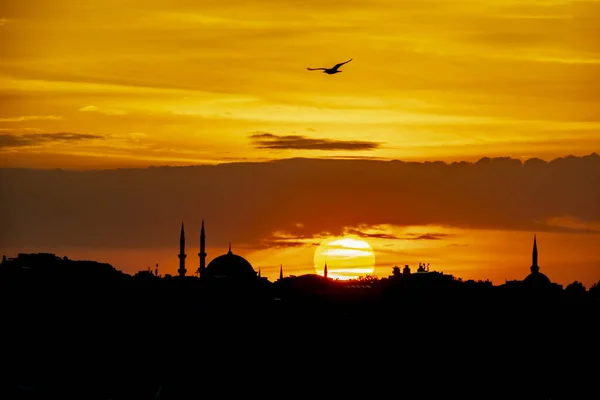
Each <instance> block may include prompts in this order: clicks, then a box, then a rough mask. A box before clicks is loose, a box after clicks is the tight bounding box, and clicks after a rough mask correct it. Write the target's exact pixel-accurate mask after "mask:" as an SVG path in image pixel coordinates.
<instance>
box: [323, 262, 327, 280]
mask: <svg viewBox="0 0 600 400" xmlns="http://www.w3.org/2000/svg"><path fill="white" fill-rule="evenodd" d="M323 276H324V277H325V279H327V263H325V268H323Z"/></svg>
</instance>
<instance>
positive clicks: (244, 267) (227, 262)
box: [204, 249, 257, 279]
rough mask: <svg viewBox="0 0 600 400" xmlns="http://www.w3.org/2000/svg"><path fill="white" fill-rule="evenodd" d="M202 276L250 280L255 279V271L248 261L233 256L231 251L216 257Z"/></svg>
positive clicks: (235, 255)
mask: <svg viewBox="0 0 600 400" xmlns="http://www.w3.org/2000/svg"><path fill="white" fill-rule="evenodd" d="M204 274H205V276H207V277H210V278H229V279H252V278H256V277H257V275H256V271H254V268H252V265H251V264H250V263H249V262H248V260H246V259H245V258H244V257H242V256H238V255H237V254H233V253H232V252H231V249H229V251H228V252H227V254H223V255H221V256H218V257H216V258H215V259H213V260H212V261H211V262H210V263H208V265H207V266H206V270H205V272H204Z"/></svg>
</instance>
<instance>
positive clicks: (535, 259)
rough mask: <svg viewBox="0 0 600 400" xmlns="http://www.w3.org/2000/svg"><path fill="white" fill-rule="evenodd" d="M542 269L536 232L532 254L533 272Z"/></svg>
mask: <svg viewBox="0 0 600 400" xmlns="http://www.w3.org/2000/svg"><path fill="white" fill-rule="evenodd" d="M539 271H540V267H539V266H538V252H537V240H536V237H535V234H534V235H533V253H532V255H531V273H532V274H537V273H538V272H539Z"/></svg>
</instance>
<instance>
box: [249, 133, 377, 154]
mask: <svg viewBox="0 0 600 400" xmlns="http://www.w3.org/2000/svg"><path fill="white" fill-rule="evenodd" d="M250 140H251V141H252V144H253V145H254V147H255V148H257V149H271V150H290V149H292V150H350V151H358V150H375V149H377V148H379V147H380V146H381V144H380V143H377V142H367V141H360V140H334V139H322V138H309V137H307V136H301V135H275V134H272V133H254V134H251V135H250Z"/></svg>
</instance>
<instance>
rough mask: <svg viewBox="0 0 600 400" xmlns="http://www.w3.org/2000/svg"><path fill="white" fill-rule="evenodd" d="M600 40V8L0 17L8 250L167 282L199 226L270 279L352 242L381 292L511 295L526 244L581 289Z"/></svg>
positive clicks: (47, 4)
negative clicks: (391, 286) (361, 247)
mask: <svg viewBox="0 0 600 400" xmlns="http://www.w3.org/2000/svg"><path fill="white" fill-rule="evenodd" d="M599 37H600V1H566V0H554V1H545V0H369V1H358V0H331V1H315V0H287V1H286V0H278V1H275V0H264V1H251V0H244V1H242V0H227V1H226V0H169V1H167V0H143V1H142V0H87V1H79V0H78V1H75V0H56V1H46V0H28V1H16V0H8V1H5V2H3V3H2V6H1V7H0V167H2V168H3V170H2V171H1V172H0V178H2V180H0V195H2V197H1V200H0V201H1V203H0V204H1V205H2V208H1V210H0V239H1V240H0V250H1V251H2V252H3V254H6V255H8V256H11V255H16V253H18V252H26V251H38V250H39V251H49V252H56V253H59V254H61V255H67V256H70V257H72V258H79V257H85V258H90V259H94V260H99V261H106V262H111V263H112V264H113V265H115V266H116V267H118V268H120V269H123V270H126V271H127V272H133V273H134V272H136V271H138V270H140V269H146V268H147V267H148V266H151V265H154V264H155V263H157V262H158V263H159V264H160V265H161V271H162V272H163V273H175V270H176V268H177V263H178V260H177V252H178V250H179V249H178V235H179V228H180V224H181V222H182V221H184V222H185V223H186V231H188V232H189V238H188V248H189V250H188V254H190V255H188V262H189V263H196V261H197V257H195V256H194V257H192V255H195V254H196V253H197V252H198V248H197V240H198V235H199V229H200V221H201V219H202V218H204V219H205V220H206V222H207V235H208V238H207V241H208V246H209V251H208V253H209V255H208V259H209V260H210V259H212V258H213V257H214V256H216V255H218V254H222V253H223V252H225V251H226V249H227V245H228V242H229V241H230V240H231V241H233V248H234V250H235V249H236V245H237V249H238V250H237V252H238V253H239V254H242V255H244V256H246V257H247V258H248V260H249V261H250V262H251V263H252V264H253V266H254V267H255V269H258V267H259V266H260V267H261V273H262V274H263V275H266V276H268V277H269V278H273V279H275V278H276V277H277V276H278V273H279V266H280V264H283V265H284V270H285V271H286V273H287V274H300V273H305V272H308V271H311V269H312V268H313V259H314V254H315V248H316V247H317V245H318V244H320V243H321V242H322V241H323V240H325V239H327V238H331V237H334V236H335V237H346V236H352V237H355V238H362V239H363V240H365V241H366V242H367V243H368V244H369V245H370V246H371V247H372V249H373V252H374V257H375V260H376V265H375V270H374V272H375V273H376V274H377V275H378V276H387V275H389V274H391V268H392V267H393V266H394V265H400V266H403V265H404V264H410V265H411V266H412V267H413V268H414V267H415V266H416V265H418V262H420V261H423V262H430V263H431V266H430V267H431V268H432V269H436V270H444V272H448V273H454V274H456V275H458V276H462V277H464V278H474V279H485V278H490V279H493V280H494V282H495V283H502V282H503V281H504V279H522V278H523V277H524V276H525V275H527V273H528V272H529V270H528V268H529V266H530V263H531V245H532V240H533V234H534V233H537V235H538V245H539V248H540V264H541V265H540V266H541V271H542V272H544V273H546V274H547V275H548V276H549V277H550V278H551V279H552V280H554V281H557V282H558V283H561V284H568V283H570V282H572V281H574V280H579V281H583V282H584V283H585V284H586V285H587V286H588V287H589V285H591V283H592V282H596V281H598V280H600V250H598V249H600V246H599V244H600V205H599V204H600V189H599V188H600V161H598V157H597V156H589V155H590V154H592V153H594V152H596V153H598V152H600V112H599V110H600V40H598V38H599ZM350 58H352V59H353V60H352V61H351V62H350V63H348V64H346V65H344V66H343V67H342V70H343V72H342V73H340V74H337V75H327V74H323V73H321V72H320V71H307V70H306V68H307V67H331V66H333V65H334V64H336V63H338V62H342V61H346V60H348V59H350ZM569 155H572V156H576V157H572V158H565V159H563V161H562V162H560V161H559V162H550V161H552V160H555V159H559V158H561V157H566V156H569ZM584 156H588V157H584ZM483 157H491V158H494V157H511V158H513V159H515V160H519V161H522V162H524V161H525V160H527V159H531V158H538V159H541V160H544V161H545V162H546V163H532V164H531V165H530V166H529V168H526V166H525V167H524V166H523V165H522V164H519V163H518V162H517V164H515V163H511V162H510V160H508V159H506V158H502V159H499V161H497V162H496V163H492V164H493V165H492V166H489V168H485V167H483V166H481V164H475V163H476V162H477V161H478V160H480V159H481V158H483ZM581 157H583V158H581ZM291 158H303V159H304V160H287V161H286V159H291ZM323 159H327V160H326V161H327V162H326V163H324V162H325V160H323ZM344 159H346V160H344ZM390 160H401V161H404V162H415V163H418V164H414V165H413V164H406V165H404V164H403V165H404V167H399V166H398V162H397V161H391V162H390ZM433 161H441V162H443V163H446V164H442V163H435V164H432V163H429V164H426V162H433ZM460 161H466V162H469V164H455V165H457V167H456V168H451V167H450V165H452V164H451V163H453V162H457V163H458V162H460ZM234 162H242V163H240V164H231V163H234ZM207 164H209V165H215V166H214V167H210V166H208V165H207ZM217 164H221V165H220V166H218V167H217V166H216V165H217ZM222 164H226V165H222ZM183 165H201V166H200V167H197V168H198V169H164V170H163V169H155V168H153V169H150V170H142V171H138V172H133V171H129V172H128V171H125V170H115V169H117V168H132V167H135V168H146V167H149V166H183ZM409 165H413V166H412V167H411V166H409ZM444 165H446V166H444ZM477 165H479V167H477ZM458 166H463V167H464V170H463V169H461V168H459V167H458ZM9 167H11V168H12V167H25V168H39V169H45V170H47V169H56V168H61V169H63V170H73V169H75V170H84V171H81V172H77V173H75V172H69V174H71V173H72V174H74V175H64V174H63V175H61V174H60V173H59V172H56V171H37V172H35V171H30V172H27V173H28V174H29V173H31V174H32V175H27V179H25V180H23V179H21V178H22V176H21V175H20V172H15V171H12V170H8V169H6V168H9ZM97 169H102V170H113V171H112V172H111V171H105V172H103V173H101V172H98V171H94V170H97ZM144 171H145V172H144ZM283 171H285V174H286V175H283V174H284V172H283ZM344 171H346V175H345V174H344ZM413 173H414V174H413ZM45 174H49V175H45ZM102 174H104V175H102ZM334 178H335V179H334ZM136 179H139V180H136ZM226 179H229V180H226ZM450 182H451V183H452V184H453V185H451V184H450ZM34 183H35V184H36V185H37V186H35V187H34V186H33V185H34ZM76 184H77V186H75V185H76ZM561 185H562V186H561ZM229 186H234V187H236V188H238V190H237V191H236V190H234V189H232V188H230V187H229ZM84 189H85V190H84ZM405 197H409V198H411V199H408V200H407V199H405ZM238 203H243V204H238ZM132 210H133V211H132ZM244 213H250V214H251V215H247V214H244ZM242 214H244V215H242ZM55 231H56V232H55ZM286 240H288V241H293V245H290V244H289V243H288V244H282V243H283V242H285V241H286ZM234 252H235V251H234ZM193 265H195V264H193Z"/></svg>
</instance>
